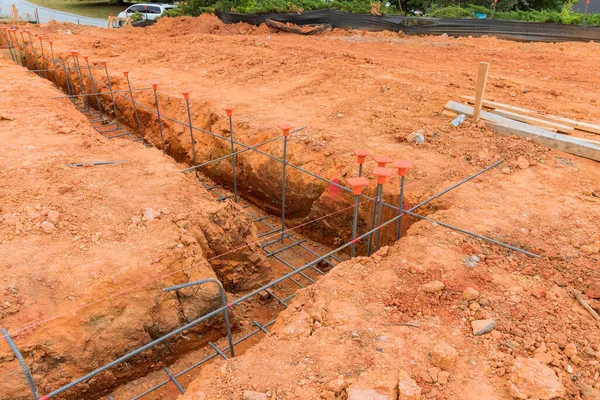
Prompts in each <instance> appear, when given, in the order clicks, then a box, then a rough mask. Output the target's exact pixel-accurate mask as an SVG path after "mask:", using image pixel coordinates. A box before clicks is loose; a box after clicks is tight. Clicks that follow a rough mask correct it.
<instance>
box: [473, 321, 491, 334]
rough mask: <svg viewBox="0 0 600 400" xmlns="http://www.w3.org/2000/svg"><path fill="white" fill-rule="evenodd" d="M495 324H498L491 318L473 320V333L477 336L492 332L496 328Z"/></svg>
mask: <svg viewBox="0 0 600 400" xmlns="http://www.w3.org/2000/svg"><path fill="white" fill-rule="evenodd" d="M494 326H496V323H495V322H494V320H491V319H480V320H476V321H471V328H472V329H473V335H475V336H479V335H483V334H485V333H488V332H491V331H492V329H494Z"/></svg>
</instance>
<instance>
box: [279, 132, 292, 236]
mask: <svg viewBox="0 0 600 400" xmlns="http://www.w3.org/2000/svg"><path fill="white" fill-rule="evenodd" d="M277 126H278V127H279V129H281V131H282V132H283V159H282V162H283V173H282V175H281V237H282V238H283V235H284V234H285V166H286V164H287V138H288V136H290V130H292V129H294V127H293V126H291V125H290V124H280V125H277Z"/></svg>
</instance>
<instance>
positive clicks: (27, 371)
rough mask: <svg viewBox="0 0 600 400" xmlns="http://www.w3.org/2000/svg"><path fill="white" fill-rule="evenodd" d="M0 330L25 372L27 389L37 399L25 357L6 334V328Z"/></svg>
mask: <svg viewBox="0 0 600 400" xmlns="http://www.w3.org/2000/svg"><path fill="white" fill-rule="evenodd" d="M0 331H1V332H2V335H3V336H4V339H6V342H7V343H8V345H9V346H10V349H11V350H12V352H13V353H14V355H15V357H16V358H17V360H18V361H19V364H21V368H22V369H23V373H24V374H25V378H26V379H27V384H28V385H29V389H31V393H32V394H33V398H34V399H39V397H40V394H39V392H38V389H37V386H36V385H35V381H34V380H33V376H32V375H31V372H30V371H29V367H27V364H26V363H25V359H24V358H23V356H22V355H21V352H20V351H19V349H18V348H17V346H16V345H15V343H14V342H13V341H12V339H11V337H10V335H9V334H8V332H7V331H6V329H4V328H2V329H0Z"/></svg>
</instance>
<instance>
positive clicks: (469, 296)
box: [463, 287, 479, 301]
mask: <svg viewBox="0 0 600 400" xmlns="http://www.w3.org/2000/svg"><path fill="white" fill-rule="evenodd" d="M477 298H479V292H478V291H477V290H475V289H473V288H472V287H468V288H466V289H465V290H464V291H463V299H465V300H468V301H471V300H475V299H477Z"/></svg>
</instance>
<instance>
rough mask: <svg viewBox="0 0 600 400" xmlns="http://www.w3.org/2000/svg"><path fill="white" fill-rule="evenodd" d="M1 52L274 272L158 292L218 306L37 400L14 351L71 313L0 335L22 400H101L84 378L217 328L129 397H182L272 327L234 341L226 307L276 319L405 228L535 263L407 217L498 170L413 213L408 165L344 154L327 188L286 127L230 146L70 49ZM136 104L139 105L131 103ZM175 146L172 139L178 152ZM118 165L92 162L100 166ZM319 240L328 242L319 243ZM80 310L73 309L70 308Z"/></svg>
mask: <svg viewBox="0 0 600 400" xmlns="http://www.w3.org/2000/svg"><path fill="white" fill-rule="evenodd" d="M1 44H2V46H3V48H4V49H6V52H7V55H9V56H10V57H11V58H12V60H13V61H14V62H15V63H17V64H19V65H21V66H23V67H25V68H27V69H29V70H30V71H32V72H33V73H35V74H37V75H38V76H39V77H41V78H45V79H47V80H49V81H50V82H52V83H53V84H54V85H55V86H56V87H57V88H59V89H60V90H62V91H63V92H64V93H65V96H64V97H66V98H68V99H69V100H70V101H71V102H72V103H73V105H74V106H75V107H77V109H78V110H79V111H80V112H81V113H83V114H84V115H85V116H86V117H87V118H88V120H89V122H90V124H91V125H92V126H93V128H94V129H95V130H96V131H97V132H98V133H99V134H101V135H102V136H104V137H105V138H107V139H116V138H121V139H123V138H125V139H130V140H132V141H134V142H137V143H139V144H140V146H145V147H148V148H151V147H155V148H157V149H159V150H160V151H162V152H163V153H165V154H169V155H170V156H172V157H173V158H175V159H176V160H177V161H180V162H185V163H187V164H188V165H190V167H189V168H186V169H183V170H181V171H180V173H181V174H194V175H195V177H196V178H197V182H198V183H199V184H200V185H202V186H203V187H204V188H205V189H206V190H208V191H209V192H211V193H212V194H213V195H214V197H215V198H216V199H217V200H218V201H221V202H231V203H234V204H237V206H236V207H238V208H241V209H243V210H245V211H246V212H247V213H248V214H249V215H250V217H251V218H252V221H253V223H254V224H255V226H256V228H257V232H258V240H257V241H256V242H255V243H249V244H247V245H246V246H252V245H260V247H261V249H262V251H263V252H264V256H265V257H266V258H267V259H268V260H270V261H271V265H272V267H273V270H274V271H276V272H274V274H275V275H276V277H275V278H274V279H273V280H271V281H270V282H269V283H266V284H263V285H261V286H260V287H258V288H256V289H253V290H251V291H249V292H246V293H245V294H243V295H241V296H239V297H237V298H235V299H233V300H232V299H228V296H227V293H226V289H229V288H231V287H233V286H235V285H236V283H235V282H227V281H224V279H221V277H219V278H220V279H214V278H208V279H199V280H194V281H190V282H184V283H181V284H178V285H173V286H170V287H165V288H163V289H162V290H163V291H165V292H175V293H177V294H178V295H179V293H180V291H182V290H184V289H186V288H193V287H199V286H201V285H215V287H217V288H218V290H219V301H220V305H219V306H218V307H217V308H215V309H214V310H213V311H210V312H208V313H206V314H205V315H202V316H200V317H199V318H196V319H194V320H193V321H191V322H188V323H186V324H183V325H181V326H180V327H178V328H177V329H174V330H172V331H171V332H169V333H167V334H165V335H161V336H160V337H157V338H155V339H154V340H152V341H151V342H149V343H147V344H145V345H143V346H141V347H139V348H137V349H135V350H133V351H129V352H127V353H125V352H124V351H123V353H125V354H123V355H122V356H120V357H119V358H117V359H115V360H113V361H111V362H110V363H107V364H105V365H101V366H94V367H93V368H92V367H90V368H89V369H88V370H89V372H88V373H86V374H85V375H83V376H81V377H78V378H77V377H72V378H71V379H70V381H69V382H68V383H66V384H62V386H59V385H57V387H55V388H54V389H53V390H51V391H47V392H46V393H41V391H40V390H39V388H38V387H37V386H36V382H35V379H34V376H39V375H43V374H44V371H43V370H38V371H31V370H30V366H31V360H32V358H33V355H32V354H25V357H23V355H22V354H21V353H20V351H19V346H18V344H19V343H18V342H19V341H20V340H22V341H23V342H26V340H27V338H26V333H27V332H29V331H30V330H33V329H36V328H39V327H40V326H42V325H43V324H44V323H46V322H48V321H50V320H54V319H56V318H61V317H65V316H67V315H69V314H71V311H67V312H64V313H62V314H60V315H56V316H54V317H52V318H49V319H45V320H41V321H38V322H36V323H34V324H30V325H28V326H27V327H19V326H13V327H9V328H8V329H4V328H2V335H3V338H4V339H5V340H6V341H7V343H8V344H9V345H10V348H11V350H12V352H13V353H14V355H15V357H16V359H17V361H18V367H19V368H20V369H21V372H22V375H23V381H24V382H26V383H27V384H28V386H29V389H30V391H31V396H30V397H33V398H35V399H49V398H54V397H59V396H60V397H64V398H81V390H83V388H84V387H85V390H83V391H85V392H86V394H85V397H86V398H98V397H100V396H102V395H106V394H107V393H109V392H110V390H111V389H112V388H114V385H113V387H110V386H104V387H102V386H94V382H95V378H96V377H98V376H100V375H101V374H104V373H106V372H107V371H110V370H111V369H116V368H121V367H123V366H124V365H126V364H127V363H131V362H134V360H135V359H136V357H137V356H139V355H141V354H143V353H145V352H147V351H148V350H150V349H152V348H154V347H155V346H160V345H162V344H165V343H166V344H167V345H168V343H169V341H170V340H171V339H173V338H174V337H176V336H178V337H179V336H183V335H184V334H185V333H187V332H188V331H189V330H190V329H192V328H194V327H195V326H197V325H199V324H201V323H205V322H207V321H210V320H211V319H220V318H222V319H223V321H224V324H225V333H226V337H223V338H222V342H223V343H222V344H217V343H214V342H213V341H209V342H208V345H207V349H208V351H209V353H208V355H207V356H206V357H204V358H202V359H200V360H198V361H197V362H195V363H193V364H192V365H191V366H189V367H187V368H185V369H183V370H180V371H175V370H171V369H169V368H168V367H164V368H163V370H164V380H163V381H162V382H160V383H158V384H156V385H155V386H153V387H151V388H149V389H147V390H145V391H143V392H142V391H140V393H139V394H137V395H136V396H134V397H132V399H139V398H143V397H144V396H146V395H149V394H151V393H153V392H154V391H155V390H157V389H160V388H161V387H163V386H165V385H173V386H174V387H175V388H176V389H177V390H178V391H179V392H181V393H185V387H184V386H185V385H183V383H182V382H180V380H181V377H182V376H183V375H185V374H188V373H190V371H193V370H195V369H196V368H198V367H200V366H201V365H203V364H205V363H207V362H208V361H210V360H212V359H215V358H218V357H220V358H223V359H228V358H231V357H235V356H236V354H238V353H239V351H240V349H241V348H242V346H241V344H242V343H244V342H245V341H247V340H248V339H250V338H253V337H255V336H258V335H261V334H267V333H268V332H269V328H270V327H271V326H272V325H273V324H274V323H275V319H274V318H269V319H266V320H260V321H259V320H253V322H252V324H253V327H252V328H251V329H248V330H246V331H244V332H241V333H240V332H234V329H233V328H232V326H231V324H230V313H231V312H232V310H234V309H235V308H236V307H237V308H238V310H244V306H246V305H247V304H248V302H249V301H251V300H256V299H257V298H260V299H261V301H263V302H266V301H272V302H275V303H276V304H277V307H278V308H279V309H283V308H287V307H288V305H289V302H290V301H291V300H292V299H293V298H294V296H295V294H294V292H295V290H296V289H297V288H304V287H306V286H307V285H310V284H312V283H314V282H315V281H316V280H317V279H319V277H321V276H323V275H325V274H326V272H327V271H328V270H330V269H331V268H333V267H335V266H336V265H338V263H340V262H343V261H344V260H345V259H347V258H348V257H354V256H356V255H359V254H360V255H362V254H364V255H367V256H370V255H371V254H372V253H373V252H375V251H377V250H378V249H379V248H380V247H382V246H384V245H386V244H389V243H393V242H395V241H397V240H399V239H400V237H401V236H402V234H403V233H404V232H405V231H406V228H407V226H408V220H409V219H410V220H411V221H416V220H419V219H425V220H428V221H433V222H435V223H437V224H438V225H440V226H443V227H445V228H447V229H451V230H454V231H457V232H460V233H463V234H465V235H469V236H472V237H475V238H478V239H481V240H484V241H487V242H490V243H493V244H495V245H498V246H502V247H504V248H506V249H509V250H511V251H516V252H520V253H523V254H526V255H528V256H530V257H538V255H536V254H534V253H531V252H528V251H526V250H523V249H520V248H517V247H514V246H511V245H509V244H506V243H502V242H500V241H497V240H495V239H492V238H488V237H485V236H482V235H478V234H475V233H472V232H469V231H467V230H464V229H461V228H457V227H454V226H452V225H449V224H445V223H442V222H439V221H436V220H434V219H432V218H430V217H428V216H424V215H421V214H419V212H422V211H423V207H424V206H426V205H429V204H430V203H431V202H432V201H434V200H435V199H437V198H439V197H440V196H443V195H444V194H446V193H448V192H449V191H451V190H454V189H456V188H458V187H459V186H461V185H462V184H464V183H467V182H469V181H470V180H472V179H473V178H475V177H477V176H479V175H481V174H484V173H485V172H486V171H489V170H490V169H492V168H495V167H497V166H498V165H500V164H501V163H502V160H500V161H497V162H495V163H493V164H491V165H489V166H487V167H486V168H484V169H482V170H480V171H478V172H476V173H474V174H472V175H470V176H468V177H465V178H464V179H462V180H460V181H459V182H456V183H455V184H453V185H450V186H449V187H447V188H446V189H444V190H442V191H440V192H439V193H436V194H435V195H433V196H430V197H429V198H427V199H425V200H423V201H420V202H419V203H418V204H416V205H411V204H410V202H409V201H407V200H405V197H408V196H405V193H407V192H408V189H409V187H410V183H411V182H410V178H411V177H412V176H410V175H409V171H410V169H411V168H412V163H411V162H410V160H394V159H392V158H390V157H387V156H384V155H373V154H371V151H369V150H368V149H362V148H357V149H355V150H354V154H355V155H356V158H357V165H358V174H357V176H354V177H351V178H345V179H344V180H342V181H341V180H340V179H339V178H333V179H329V178H326V177H323V176H320V175H319V174H317V173H314V172H312V171H310V170H308V169H306V168H303V167H301V166H298V165H295V164H294V163H293V162H291V160H292V157H290V153H291V152H293V151H300V150H299V149H298V146H299V145H298V144H297V143H293V142H294V140H293V139H294V134H296V133H297V132H300V131H302V130H303V129H305V127H299V128H295V127H293V126H291V125H290V124H287V123H279V124H274V126H275V125H276V126H277V129H278V130H277V132H278V134H277V135H274V136H271V137H268V138H263V140H262V141H260V142H259V143H243V142H242V141H239V140H236V137H235V136H236V135H235V131H234V111H235V110H234V109H232V108H228V107H223V111H222V113H223V116H224V117H226V121H227V122H228V129H225V130H224V131H223V130H222V131H221V132H214V131H212V130H210V129H206V128H205V127H204V126H203V127H199V126H196V125H197V124H195V123H194V118H193V117H192V116H193V115H195V114H196V113H195V112H194V110H193V107H192V105H191V104H190V97H191V95H190V92H189V91H182V92H181V96H182V97H181V98H179V99H177V104H178V106H179V107H177V106H176V105H173V104H172V103H173V99H172V98H170V97H168V96H166V95H162V94H161V93H159V90H158V88H159V85H160V84H159V82H150V86H149V87H146V88H134V87H132V85H131V81H130V79H129V74H130V72H129V71H123V72H122V73H123V76H122V77H120V78H119V80H118V88H117V87H116V86H117V85H115V83H114V81H115V79H114V77H112V76H111V74H110V73H109V68H108V63H107V62H106V61H100V62H92V61H90V60H89V58H88V56H86V55H80V54H79V52H78V51H77V50H72V51H71V52H70V58H68V59H62V58H57V57H55V54H54V48H53V43H52V42H51V41H50V42H45V41H44V38H43V37H42V36H37V37H36V38H34V37H33V36H32V35H31V32H29V31H27V30H18V29H16V28H5V29H4V32H3V34H2V43H1ZM136 97H139V98H138V99H137V100H136ZM140 98H141V99H142V100H140ZM161 99H162V102H161ZM165 110H166V111H165ZM177 110H183V113H182V114H183V116H184V118H181V117H178V118H175V117H173V116H169V115H167V113H166V112H167V111H173V113H174V114H177V115H178V114H179V113H178V112H177ZM171 115H173V114H171ZM185 117H187V118H185ZM182 119H183V120H182ZM273 131H276V130H275V129H273ZM173 132H179V133H182V132H183V133H185V135H183V136H181V135H180V137H179V138H176V137H175V136H174V135H173V134H172V133H173ZM181 137H184V138H185V141H183V140H182V139H181ZM256 137H260V136H259V135H257V136H256ZM292 147H295V150H291V148H292ZM149 151H150V150H149ZM248 154H252V155H253V156H255V157H260V161H254V165H253V164H252V163H251V162H250V161H249V158H244V156H247V155H248ZM119 161H120V160H110V161H98V162H95V163H96V165H103V164H110V163H117V162H119ZM73 166H77V165H75V164H73ZM363 169H364V170H363ZM224 171H226V172H224ZM367 172H368V173H367ZM260 174H264V175H266V176H263V177H262V178H261V179H260V180H256V181H254V180H253V177H256V176H258V175H260ZM393 175H397V176H398V179H396V178H392V176H393ZM367 176H374V177H376V182H370V181H369V179H367ZM392 179H394V180H392ZM395 181H397V182H398V184H397V185H395V187H394V188H393V189H390V186H392V185H390V183H391V182H395ZM267 183H268V185H267ZM307 188H311V190H307ZM386 190H387V192H386ZM370 193H374V195H370ZM303 196H304V197H303ZM300 216H302V219H300V218H299V217H300ZM332 234H333V235H332ZM328 236H329V237H330V238H329V239H328V240H324V239H325V238H326V237H328ZM331 237H335V238H336V239H335V240H333V239H331ZM313 239H316V241H314V240H313ZM319 242H321V243H319ZM235 250H238V249H223V251H222V252H220V254H217V255H215V256H213V257H212V258H211V259H210V260H208V261H211V262H215V261H218V260H219V259H220V258H221V257H222V256H224V255H226V254H228V253H231V252H232V251H235ZM277 275H278V276H277ZM143 285H145V284H143ZM139 286H142V285H138V286H136V287H132V288H122V289H120V291H119V292H118V293H116V294H113V295H111V296H108V297H106V298H100V299H97V300H96V301H95V302H94V303H95V304H97V303H99V302H102V301H105V300H108V299H109V298H114V297H115V296H119V295H124V294H126V293H130V292H131V291H132V290H133V289H136V288H138V287H139ZM240 306H242V307H240ZM81 308H83V306H82V307H78V309H81ZM241 312H243V311H241ZM275 318H276V314H275ZM13 340H15V341H16V343H15V341H13ZM58 362H60V361H58ZM16 365H17V363H15V366H16ZM155 369H158V368H155ZM118 383H123V382H117V384H118ZM115 385H116V384H115Z"/></svg>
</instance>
